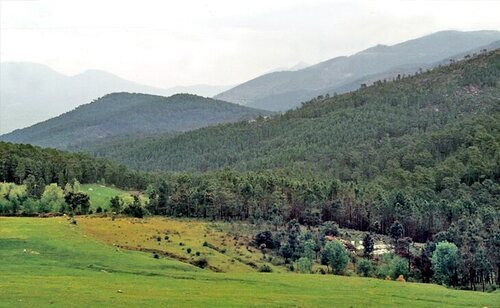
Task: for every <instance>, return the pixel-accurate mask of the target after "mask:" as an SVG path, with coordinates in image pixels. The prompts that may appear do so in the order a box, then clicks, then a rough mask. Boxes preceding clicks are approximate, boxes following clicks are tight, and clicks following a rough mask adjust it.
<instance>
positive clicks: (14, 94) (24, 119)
mask: <svg viewBox="0 0 500 308" xmlns="http://www.w3.org/2000/svg"><path fill="white" fill-rule="evenodd" d="M0 80H1V82H0V101H1V102H2V103H1V104H0V134H4V133H7V132H10V131H12V130H14V129H19V128H23V127H27V126H29V125H33V124H35V123H38V122H41V121H44V120H47V119H49V118H52V117H55V116H57V115H60V114H61V113H63V112H67V111H70V110H72V109H73V108H75V107H77V106H79V105H81V104H85V103H88V102H89V101H91V100H93V99H95V98H96V97H101V96H103V95H106V94H109V93H113V92H133V93H146V94H155V95H162V96H170V95H173V94H176V93H190V94H197V95H202V96H213V95H215V94H216V93H219V92H220V91H223V90H224V89H227V87H214V86H208V85H197V86H192V87H175V88H171V89H160V88H155V87H150V86H145V85H141V84H138V83H135V82H132V81H128V80H125V79H123V78H120V77H118V76H115V75H113V74H110V73H108V72H104V71H99V70H88V71H85V72H83V73H81V74H77V75H74V76H66V75H63V74H61V73H58V72H56V71H54V70H53V69H51V68H49V67H48V66H45V65H42V64H36V63H28V62H5V63H1V64H0Z"/></svg>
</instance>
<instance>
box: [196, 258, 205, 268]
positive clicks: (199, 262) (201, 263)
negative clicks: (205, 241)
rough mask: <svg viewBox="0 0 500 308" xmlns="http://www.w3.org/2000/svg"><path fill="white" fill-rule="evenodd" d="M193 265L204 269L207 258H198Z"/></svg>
mask: <svg viewBox="0 0 500 308" xmlns="http://www.w3.org/2000/svg"><path fill="white" fill-rule="evenodd" d="M193 265H194V266H197V267H199V268H205V267H207V266H208V260H207V258H199V259H197V260H195V261H194V262H193Z"/></svg>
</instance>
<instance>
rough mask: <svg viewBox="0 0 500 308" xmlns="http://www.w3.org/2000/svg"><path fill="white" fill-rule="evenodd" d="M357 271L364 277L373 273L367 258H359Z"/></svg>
mask: <svg viewBox="0 0 500 308" xmlns="http://www.w3.org/2000/svg"><path fill="white" fill-rule="evenodd" d="M357 272H358V274H359V275H361V276H364V277H370V276H371V275H372V273H373V265H372V263H371V262H370V261H369V260H366V259H361V261H359V263H358V268H357Z"/></svg>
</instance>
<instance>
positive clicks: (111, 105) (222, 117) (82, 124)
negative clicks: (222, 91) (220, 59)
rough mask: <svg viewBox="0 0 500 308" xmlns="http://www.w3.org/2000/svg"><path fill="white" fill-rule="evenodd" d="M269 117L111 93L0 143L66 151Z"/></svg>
mask: <svg viewBox="0 0 500 308" xmlns="http://www.w3.org/2000/svg"><path fill="white" fill-rule="evenodd" d="M269 114H271V113H270V112H268V111H264V110H258V109H253V108H248V107H244V106H240V105H236V104H231V103H227V102H223V101H219V100H214V99H211V98H205V97H201V96H197V95H191V94H176V95H173V96H170V97H163V96H156V95H147V94H137V93H112V94H108V95H105V96H103V97H101V98H99V99H97V100H95V101H93V102H91V103H89V104H85V105H81V106H79V107H77V108H76V109H74V110H72V111H69V112H66V113H64V114H62V115H60V116H58V117H55V118H52V119H49V120H47V121H44V122H41V123H38V124H36V125H33V126H30V127H28V128H24V129H20V130H16V131H14V132H12V133H9V134H5V135H2V136H1V137H0V140H3V141H9V142H16V143H31V144H35V145H40V146H45V147H52V148H59V149H66V148H68V147H70V146H72V147H76V146H79V145H80V144H81V143H91V144H93V143H97V144H99V143H101V142H102V141H103V139H107V138H111V139H112V140H116V139H118V138H120V137H121V138H125V137H126V138H130V137H131V136H135V137H141V138H142V137H144V136H150V135H154V134H158V133H167V134H171V133H175V132H183V131H188V130H192V129H196V128H200V127H205V126H209V125H215V124H219V123H229V122H236V121H242V120H250V119H253V118H256V117H258V116H265V115H269Z"/></svg>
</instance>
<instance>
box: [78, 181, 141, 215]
mask: <svg viewBox="0 0 500 308" xmlns="http://www.w3.org/2000/svg"><path fill="white" fill-rule="evenodd" d="M80 190H81V191H82V192H84V193H86V194H88V195H89V197H90V206H91V208H92V210H94V211H95V209H96V208H97V207H98V206H100V207H101V208H102V209H103V210H104V209H108V208H109V200H110V199H111V198H113V197H115V196H119V197H121V198H122V199H124V200H125V201H126V202H130V203H131V202H132V201H133V198H132V195H131V194H130V192H127V191H124V190H121V189H118V188H116V187H109V186H104V185H100V184H81V185H80ZM140 199H141V201H142V202H144V201H145V200H146V198H145V197H144V196H142V195H141V197H140Z"/></svg>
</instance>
